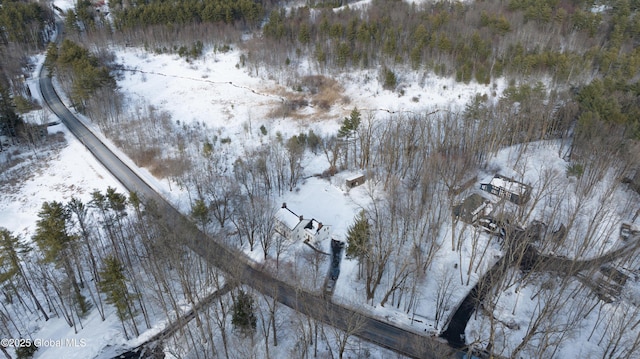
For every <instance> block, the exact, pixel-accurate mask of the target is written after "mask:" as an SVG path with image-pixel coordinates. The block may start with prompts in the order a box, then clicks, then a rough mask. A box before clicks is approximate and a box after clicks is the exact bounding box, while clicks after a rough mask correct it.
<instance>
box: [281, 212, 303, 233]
mask: <svg viewBox="0 0 640 359" xmlns="http://www.w3.org/2000/svg"><path fill="white" fill-rule="evenodd" d="M276 219H277V220H279V221H280V222H282V224H284V225H285V226H286V227H287V228H289V229H290V230H292V231H293V230H294V229H295V228H296V226H297V225H298V223H300V221H301V220H300V216H298V215H297V214H295V213H293V211H292V210H290V209H289V208H280V209H278V211H277V212H276Z"/></svg>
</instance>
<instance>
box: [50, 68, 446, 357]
mask: <svg viewBox="0 0 640 359" xmlns="http://www.w3.org/2000/svg"><path fill="white" fill-rule="evenodd" d="M40 88H41V93H42V96H43V98H44V100H45V102H46V104H47V105H48V107H49V108H50V109H51V111H53V113H55V114H56V116H58V117H59V118H60V120H61V121H62V122H63V123H64V124H65V125H66V126H67V128H69V130H70V131H71V133H72V134H73V135H74V136H76V137H77V138H78V139H79V140H80V141H81V142H82V143H83V144H84V145H85V146H86V148H87V149H88V150H89V151H90V152H91V153H92V154H93V155H94V156H95V157H96V159H97V160H98V161H100V162H101V163H102V165H104V166H105V168H107V169H108V170H109V171H110V172H111V173H112V174H113V176H114V177H115V178H116V179H117V180H118V181H120V183H122V185H123V186H124V187H125V188H127V189H128V190H129V191H132V192H136V193H137V194H138V195H139V196H140V197H141V198H142V199H144V200H145V201H147V202H149V201H153V202H155V203H156V205H157V207H158V210H159V211H160V212H161V213H162V214H163V219H164V221H165V222H166V223H167V228H170V229H171V230H173V231H178V232H177V233H181V234H182V235H181V237H182V238H185V239H184V244H185V245H186V246H187V247H188V248H190V249H191V250H192V251H194V252H195V253H197V254H198V255H200V256H202V258H204V259H205V260H207V261H208V262H209V263H210V264H212V265H214V266H216V267H218V268H220V269H222V270H224V271H225V272H227V273H229V275H231V276H232V277H234V279H236V280H237V281H238V282H240V283H244V284H246V285H249V286H251V287H253V288H254V289H255V290H257V291H259V292H261V293H264V294H266V295H269V296H272V297H275V298H276V299H277V300H278V301H279V302H280V303H282V304H284V305H286V306H288V307H290V308H292V309H294V310H296V311H298V312H300V313H303V314H305V315H308V316H310V317H312V318H314V319H316V320H319V321H321V322H324V323H326V324H329V325H331V326H334V327H336V328H339V329H341V330H344V331H346V332H349V333H351V334H353V335H354V336H357V337H359V338H361V339H364V340H366V341H369V342H371V343H374V344H377V345H379V346H382V347H384V348H387V349H391V350H393V351H395V352H397V353H400V354H403V355H405V356H409V357H413V358H424V359H431V358H433V359H440V358H452V357H454V355H455V350H454V349H452V348H451V347H449V346H448V345H447V344H446V343H443V342H442V341H441V340H439V339H438V338H433V337H426V336H421V335H417V334H415V333H412V332H409V331H406V330H404V329H401V328H399V327H396V326H394V325H392V324H390V323H386V322H384V321H380V320H378V319H375V318H370V317H366V316H363V315H361V314H358V313H357V312H354V311H353V310H350V309H348V308H345V307H343V306H340V305H337V304H334V303H332V302H328V301H326V300H325V299H323V298H322V297H321V296H317V295H314V294H311V293H307V292H304V291H302V290H300V289H297V288H296V287H294V286H292V285H289V284H287V283H285V282H282V281H280V280H278V279H276V278H274V277H273V276H271V275H270V274H268V273H265V272H262V271H261V270H259V269H257V268H254V267H253V266H252V264H250V262H249V260H248V259H247V258H246V256H245V255H244V254H243V253H241V252H239V251H236V250H235V249H231V248H228V247H226V246H223V245H221V244H220V241H216V240H213V239H212V238H210V237H206V236H205V235H204V234H203V233H202V232H200V231H199V230H198V229H197V228H196V227H195V225H193V224H192V223H191V222H189V221H188V220H187V219H186V218H185V217H184V216H183V215H182V214H180V213H179V212H178V211H177V210H176V209H175V208H174V207H173V206H171V205H170V204H169V203H168V202H167V201H166V200H165V199H164V198H163V197H162V196H160V195H159V194H158V193H156V192H155V191H154V190H153V189H152V188H151V187H150V186H149V185H148V184H147V183H146V182H144V181H143V180H142V179H141V178H140V177H138V176H137V175H136V173H135V172H133V171H132V170H131V169H130V168H129V167H128V166H127V165H126V164H125V163H123V162H122V161H121V160H120V159H119V158H118V157H117V156H116V155H115V154H113V153H112V152H111V151H110V150H109V149H108V148H107V146H105V145H104V143H102V142H101V141H100V140H99V139H98V138H97V137H96V136H94V135H93V133H91V131H89V130H88V129H87V128H86V127H85V126H84V125H83V124H82V122H80V120H78V119H77V118H76V117H75V116H74V115H73V114H72V113H71V112H70V111H69V109H67V108H66V107H65V106H64V104H63V103H62V101H61V100H60V98H59V96H58V95H57V93H56V92H55V90H54V88H53V86H52V83H51V79H50V78H49V77H47V76H46V69H44V70H43V74H41V76H40Z"/></svg>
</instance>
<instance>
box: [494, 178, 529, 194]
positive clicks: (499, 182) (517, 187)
mask: <svg viewBox="0 0 640 359" xmlns="http://www.w3.org/2000/svg"><path fill="white" fill-rule="evenodd" d="M491 185H492V186H494V187H500V188H504V189H505V190H506V191H509V192H511V193H515V194H520V195H524V194H525V193H527V191H529V186H527V185H526V184H524V183H521V182H518V181H515V180H512V179H510V178H508V177H504V176H500V175H496V176H494V177H493V178H492V179H491Z"/></svg>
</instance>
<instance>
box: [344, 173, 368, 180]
mask: <svg viewBox="0 0 640 359" xmlns="http://www.w3.org/2000/svg"><path fill="white" fill-rule="evenodd" d="M362 177H364V175H363V174H362V173H358V174H355V175H352V176H349V177H347V178H346V180H347V181H354V180H357V179H358V178H362Z"/></svg>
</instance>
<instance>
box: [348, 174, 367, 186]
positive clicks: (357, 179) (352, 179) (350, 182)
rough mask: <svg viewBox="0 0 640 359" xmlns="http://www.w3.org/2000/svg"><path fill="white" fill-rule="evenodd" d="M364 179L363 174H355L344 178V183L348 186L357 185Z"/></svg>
mask: <svg viewBox="0 0 640 359" xmlns="http://www.w3.org/2000/svg"><path fill="white" fill-rule="evenodd" d="M364 181H365V178H364V175H363V174H358V175H355V176H351V177H348V178H347V180H346V184H347V187H348V188H353V187H358V186H360V185H361V184H363V183H364Z"/></svg>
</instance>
